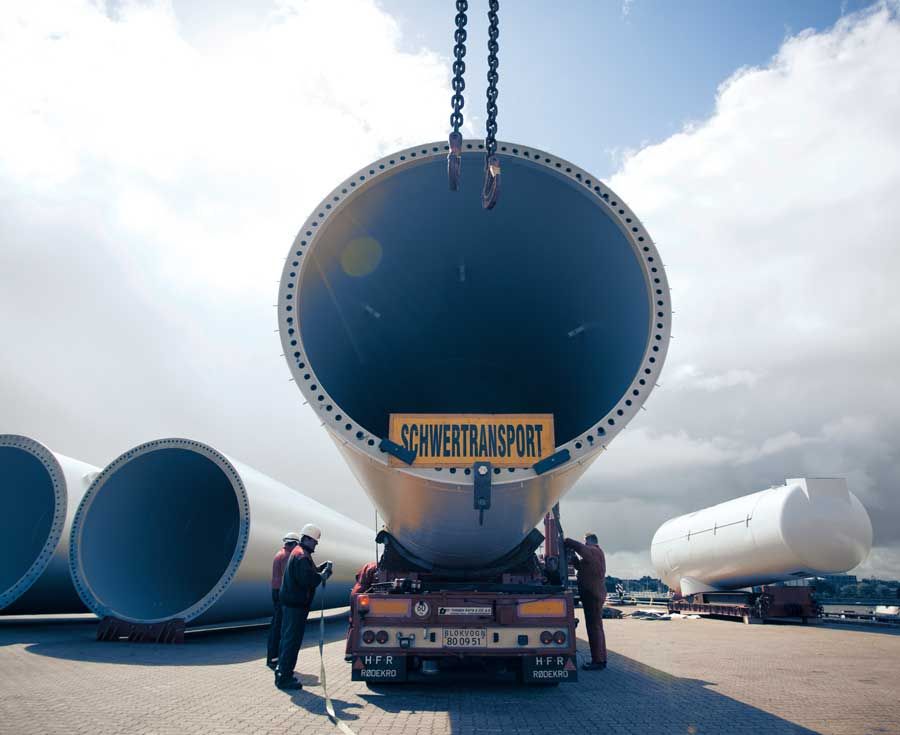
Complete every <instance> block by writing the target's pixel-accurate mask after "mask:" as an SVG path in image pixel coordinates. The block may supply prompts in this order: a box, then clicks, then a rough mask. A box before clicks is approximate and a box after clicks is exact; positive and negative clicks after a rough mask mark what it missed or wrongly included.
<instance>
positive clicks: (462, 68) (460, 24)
mask: <svg viewBox="0 0 900 735" xmlns="http://www.w3.org/2000/svg"><path fill="white" fill-rule="evenodd" d="M468 9H469V3H468V0H456V30H455V31H454V32H453V40H454V41H455V42H456V44H455V45H454V46H453V57H454V61H453V82H452V86H453V97H451V98H450V104H452V105H453V112H452V113H451V114H450V127H451V128H453V132H451V133H450V140H449V143H450V153H449V154H448V155H447V177H448V179H449V181H450V190H451V191H457V190H458V189H459V175H460V167H461V165H462V140H463V139H462V133H460V132H459V129H460V128H461V127H462V124H463V114H462V108H463V105H464V104H465V100H464V99H463V94H462V93H463V90H465V88H466V80H465V79H464V78H463V75H464V74H465V73H466V62H465V61H464V60H463V59H465V56H466V21H467V18H466V11H467V10H468Z"/></svg>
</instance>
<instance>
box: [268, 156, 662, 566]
mask: <svg viewBox="0 0 900 735" xmlns="http://www.w3.org/2000/svg"><path fill="white" fill-rule="evenodd" d="M498 154H499V156H500V160H501V163H502V182H503V183H502V185H503V194H502V198H501V201H500V203H499V204H498V205H497V207H496V208H495V209H493V210H491V211H486V210H484V209H482V206H481V199H480V194H481V185H482V175H483V170H484V152H483V147H482V144H481V143H479V142H478V141H467V142H466V143H465V144H464V146H463V160H462V187H461V191H458V192H451V191H448V186H447V172H446V169H447V161H446V156H447V145H446V144H445V143H432V144H427V145H422V146H418V147H415V148H410V149H407V150H404V151H398V152H397V153H395V154H393V155H390V156H386V157H385V158H382V159H381V160H379V161H376V162H374V163H372V164H371V165H369V166H366V167H365V168H363V169H361V170H360V171H358V172H356V173H355V174H354V175H353V176H351V177H349V178H348V179H346V180H345V181H343V182H342V183H341V184H339V185H338V186H337V187H336V188H335V189H334V190H333V191H332V192H331V193H330V194H329V195H328V196H327V197H326V198H325V199H324V200H323V201H322V202H321V204H319V206H318V207H316V208H315V209H314V210H313V212H312V214H311V215H310V217H309V219H308V220H307V221H306V223H305V224H304V225H303V227H302V228H301V229H300V232H299V234H298V235H297V238H296V240H295V241H294V244H293V246H292V248H291V251H290V253H289V254H288V258H287V260H286V262H285V267H284V273H283V277H282V280H281V287H280V294H279V327H280V334H281V339H282V344H283V347H284V353H285V356H286V358H287V361H288V364H289V366H290V369H291V372H292V374H293V376H294V379H295V380H296V382H297V384H298V385H299V386H300V389H301V391H302V392H303V394H304V396H305V397H306V399H307V400H308V402H309V403H310V405H311V406H313V408H314V409H315V410H316V411H317V412H318V413H319V416H320V417H321V420H322V421H323V423H324V425H325V426H326V428H327V430H328V432H329V433H330V435H331V437H332V438H333V439H334V441H335V443H336V444H337V446H338V447H339V449H340V450H341V452H342V453H343V455H344V457H345V459H346V460H347V462H348V463H349V465H350V467H351V469H352V470H353V472H354V473H355V475H356V477H357V478H358V479H359V481H360V482H361V484H362V485H363V487H364V488H365V490H366V491H367V492H368V494H369V495H370V496H371V498H372V500H373V501H374V503H375V504H376V506H377V508H378V510H379V511H380V513H381V514H382V516H383V517H384V520H385V525H386V527H387V528H388V530H390V531H391V532H392V533H393V535H394V536H395V538H396V539H397V540H398V541H399V542H400V543H401V544H402V545H403V546H404V547H406V549H408V550H409V551H410V552H411V553H413V554H415V555H417V556H418V557H420V558H423V559H426V560H430V561H431V562H433V563H435V564H437V565H442V566H447V567H456V568H464V567H471V566H472V565H478V564H483V563H485V562H487V561H490V560H492V559H495V558H497V557H499V556H501V555H503V554H505V553H506V552H508V551H510V550H511V549H513V548H514V547H515V546H516V545H517V544H518V543H520V542H521V541H522V539H523V538H524V537H525V535H526V534H527V533H528V532H529V531H530V530H531V529H532V528H534V526H535V524H536V523H537V522H538V521H539V520H540V519H541V518H542V517H543V515H544V514H545V513H546V511H547V510H548V509H550V508H551V507H552V506H553V505H554V503H556V502H557V500H558V499H559V498H560V496H561V495H562V494H563V493H565V492H566V491H567V490H568V489H569V488H570V487H571V486H572V484H573V483H574V482H575V481H576V480H577V479H578V477H580V476H581V474H582V473H583V472H584V471H585V469H586V468H587V466H588V465H589V464H590V462H591V461H593V460H594V459H595V458H596V457H597V455H598V454H599V453H600V452H601V451H603V449H605V448H606V446H607V445H608V443H609V442H610V441H611V440H612V438H613V437H614V436H615V435H616V434H617V433H618V432H619V431H621V429H622V428H623V427H624V426H625V425H626V424H627V423H628V422H629V420H631V418H632V417H633V416H634V415H635V414H636V413H637V411H638V410H639V409H640V408H641V405H642V404H643V403H644V401H645V400H646V399H647V396H648V395H649V393H650V391H651V390H652V389H653V387H654V385H655V382H656V379H657V377H658V375H659V371H660V369H661V368H662V364H663V361H664V359H665V354H666V348H667V346H668V341H669V327H670V314H671V311H670V304H669V289H668V286H667V283H666V277H665V273H664V271H663V266H662V262H661V261H660V258H659V254H658V253H657V251H656V248H655V246H654V245H653V243H652V242H651V240H650V236H649V235H648V233H647V231H646V230H645V229H644V227H643V226H642V225H641V223H640V221H639V220H638V218H637V217H636V216H635V214H634V213H633V212H632V211H631V210H630V209H629V208H628V207H627V206H626V205H625V204H624V203H623V202H622V200H621V199H620V198H619V197H618V196H617V195H616V194H615V193H614V192H612V191H611V190H610V189H609V188H608V187H606V186H605V185H604V184H602V183H601V182H600V181H598V180H597V179H596V178H595V177H594V176H592V175H591V174H589V173H587V172H586V171H584V170H582V169H580V168H578V167H577V166H575V165H573V164H571V163H569V162H567V161H564V160H563V159H561V158H559V157H558V156H554V155H551V154H549V153H545V152H543V151H540V150H536V149H534V148H529V147H525V146H519V145H514V144H511V143H499V144H498ZM392 413H407V414H412V413H435V414H441V413H445V414H467V413H475V414H523V413H524V414H538V413H541V414H552V415H553V417H554V421H555V438H556V442H555V444H556V450H558V451H560V452H562V450H566V452H568V456H569V457H570V459H568V461H563V462H561V463H560V464H558V465H557V466H556V467H554V468H553V469H551V470H549V471H547V472H544V473H542V474H538V472H536V471H535V469H533V468H531V467H524V468H522V467H520V468H510V469H506V468H505V469H503V470H502V471H501V470H500V468H495V469H494V471H495V473H496V474H494V475H493V477H492V480H493V487H492V494H493V497H492V505H491V509H490V510H489V511H487V512H486V513H484V518H483V525H479V522H478V515H479V514H478V512H477V511H474V510H473V502H472V492H473V490H472V480H473V477H472V476H471V474H470V472H471V468H470V467H468V466H463V465H460V466H457V467H441V468H437V467H429V466H419V465H414V466H411V467H395V466H391V464H390V463H389V461H388V456H387V454H385V453H384V452H383V451H381V449H380V444H381V439H383V438H384V437H386V436H387V435H388V424H389V417H390V415H391V414H392ZM560 457H565V453H564V452H563V453H562V454H561V455H560Z"/></svg>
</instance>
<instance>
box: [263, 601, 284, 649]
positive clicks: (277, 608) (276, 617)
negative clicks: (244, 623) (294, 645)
mask: <svg viewBox="0 0 900 735" xmlns="http://www.w3.org/2000/svg"><path fill="white" fill-rule="evenodd" d="M272 605H273V606H274V610H273V612H272V625H270V626H269V652H268V655H267V656H266V658H267V660H269V661H277V660H278V649H279V648H280V647H281V603H280V602H279V601H278V590H272Z"/></svg>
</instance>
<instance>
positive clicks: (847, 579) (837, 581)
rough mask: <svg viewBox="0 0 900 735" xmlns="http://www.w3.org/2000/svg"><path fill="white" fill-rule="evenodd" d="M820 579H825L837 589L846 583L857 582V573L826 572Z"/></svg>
mask: <svg viewBox="0 0 900 735" xmlns="http://www.w3.org/2000/svg"><path fill="white" fill-rule="evenodd" d="M820 579H824V580H825V581H826V582H828V584H830V585H831V586H832V587H834V588H835V589H836V590H839V589H840V588H841V587H843V586H844V585H848V584H856V583H857V579H856V575H855V574H826V575H825V576H823V577H820Z"/></svg>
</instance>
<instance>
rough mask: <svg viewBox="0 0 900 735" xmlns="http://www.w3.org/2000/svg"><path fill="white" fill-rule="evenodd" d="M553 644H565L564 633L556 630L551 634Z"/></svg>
mask: <svg viewBox="0 0 900 735" xmlns="http://www.w3.org/2000/svg"><path fill="white" fill-rule="evenodd" d="M553 642H554V643H565V642H566V634H565V631H562V630H558V631H556V632H555V633H554V634H553Z"/></svg>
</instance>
